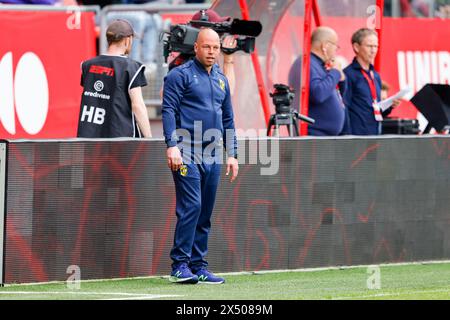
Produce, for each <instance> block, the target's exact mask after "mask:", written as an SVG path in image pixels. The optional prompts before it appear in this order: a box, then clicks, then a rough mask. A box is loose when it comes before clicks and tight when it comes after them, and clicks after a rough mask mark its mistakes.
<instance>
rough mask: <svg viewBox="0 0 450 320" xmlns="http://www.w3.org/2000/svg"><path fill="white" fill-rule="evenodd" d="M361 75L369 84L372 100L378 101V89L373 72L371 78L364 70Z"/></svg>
mask: <svg viewBox="0 0 450 320" xmlns="http://www.w3.org/2000/svg"><path fill="white" fill-rule="evenodd" d="M361 73H362V75H363V76H364V78H366V80H367V83H368V84H369V88H370V93H371V94H372V99H373V101H377V89H376V87H375V79H374V77H373V72H372V71H371V72H370V73H371V76H370V77H369V75H368V74H367V73H366V72H364V70H363V69H361Z"/></svg>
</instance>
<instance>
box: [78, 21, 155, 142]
mask: <svg viewBox="0 0 450 320" xmlns="http://www.w3.org/2000/svg"><path fill="white" fill-rule="evenodd" d="M134 36H135V34H134V30H133V27H132V26H131V24H130V23H129V22H128V21H126V20H123V19H118V20H115V21H113V22H112V23H111V24H110V25H109V26H108V28H107V30H106V38H107V41H108V51H107V53H106V54H102V55H100V56H97V57H95V58H93V59H90V60H87V61H84V62H83V63H82V64H81V70H82V75H81V86H82V87H83V93H82V97H81V106H80V116H79V121H78V133H77V136H78V137H83V138H115V137H151V136H152V134H151V129H150V122H149V119H148V114H147V108H146V106H145V103H144V99H143V97H142V89H141V87H143V86H146V85H147V81H146V79H145V76H144V69H145V66H144V65H142V64H141V63H140V62H137V61H134V60H132V59H130V58H128V57H127V55H128V54H129V53H130V50H131V46H132V43H133V37H134Z"/></svg>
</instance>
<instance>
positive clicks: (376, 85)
mask: <svg viewBox="0 0 450 320" xmlns="http://www.w3.org/2000/svg"><path fill="white" fill-rule="evenodd" d="M352 46H353V51H354V52H355V55H356V56H355V58H354V59H353V62H352V63H351V64H350V65H349V66H347V67H346V68H345V69H344V73H345V75H346V78H347V90H346V91H345V94H344V102H345V105H346V106H347V108H348V113H349V121H350V127H351V133H352V134H354V135H378V134H380V133H381V121H382V120H383V117H385V116H387V115H388V114H389V113H390V112H391V111H392V107H396V106H397V105H398V104H399V103H400V101H399V100H395V101H394V104H393V105H392V107H391V108H388V109H386V110H385V111H384V112H382V111H381V110H379V108H377V106H376V105H375V102H378V101H380V91H381V78H380V75H379V74H378V72H376V71H375V69H374V67H373V63H374V61H375V56H376V55H377V52H378V35H377V33H376V32H375V31H374V30H371V29H367V28H362V29H359V30H358V31H356V32H355V33H354V34H353V36H352Z"/></svg>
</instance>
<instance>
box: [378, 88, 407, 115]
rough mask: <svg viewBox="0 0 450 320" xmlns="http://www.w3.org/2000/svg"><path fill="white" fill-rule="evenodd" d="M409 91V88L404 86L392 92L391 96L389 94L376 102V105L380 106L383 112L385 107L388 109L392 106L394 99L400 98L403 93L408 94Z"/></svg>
mask: <svg viewBox="0 0 450 320" xmlns="http://www.w3.org/2000/svg"><path fill="white" fill-rule="evenodd" d="M410 91H411V89H410V88H405V89H402V90H400V91H399V92H397V93H396V94H394V95H393V96H390V97H389V98H387V99H384V100H382V101H380V102H377V105H378V106H379V107H380V109H381V112H384V111H385V110H386V109H388V108H389V107H390V106H392V103H394V100H395V99H400V98H401V97H403V96H404V95H406V94H408V93H409V92H410Z"/></svg>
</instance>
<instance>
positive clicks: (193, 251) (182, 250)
mask: <svg viewBox="0 0 450 320" xmlns="http://www.w3.org/2000/svg"><path fill="white" fill-rule="evenodd" d="M194 50H195V58H194V59H192V60H190V61H188V62H186V63H184V64H183V65H181V66H179V67H176V68H174V69H172V70H171V71H170V72H169V73H168V75H167V76H166V78H165V80H164V81H165V82H164V93H163V105H162V118H163V130H164V137H165V141H166V144H167V147H168V148H167V164H168V166H169V168H170V169H171V170H172V174H173V179H174V182H175V190H176V215H177V224H176V227H175V237H174V244H173V247H172V250H171V252H170V257H171V259H172V261H173V263H172V273H171V276H170V278H169V279H170V281H172V282H177V283H197V282H204V283H210V284H220V283H223V282H224V281H225V280H224V279H223V278H221V277H218V276H215V275H214V274H213V273H211V272H210V271H208V269H207V266H208V263H207V261H206V260H205V256H206V254H207V252H208V236H209V231H210V228H211V214H212V211H213V208H214V202H215V197H216V191H217V185H218V183H219V178H220V168H221V166H220V163H221V161H222V157H221V152H220V150H221V149H219V148H220V146H221V139H222V138H223V145H224V146H225V148H226V151H227V153H228V157H227V171H226V174H227V175H228V174H229V173H230V172H231V173H232V175H231V178H230V181H233V180H234V179H235V178H236V176H237V173H238V162H237V142H236V134H235V129H234V120H233V109H232V105H231V97H230V87H229V84H228V81H227V78H226V77H225V75H224V74H223V73H222V72H221V71H220V69H219V66H218V65H217V64H216V63H215V62H216V59H217V57H218V55H219V53H220V39H219V35H218V34H217V33H216V32H215V31H214V30H212V29H208V28H205V29H202V30H201V31H200V32H199V34H198V38H197V41H196V43H195V45H194Z"/></svg>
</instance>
